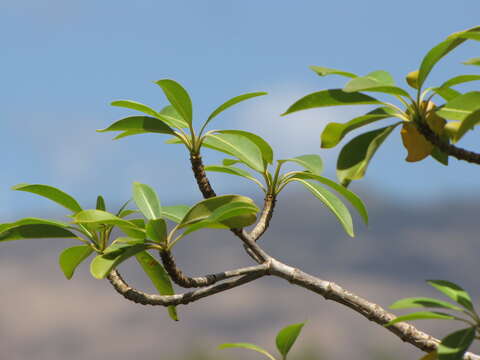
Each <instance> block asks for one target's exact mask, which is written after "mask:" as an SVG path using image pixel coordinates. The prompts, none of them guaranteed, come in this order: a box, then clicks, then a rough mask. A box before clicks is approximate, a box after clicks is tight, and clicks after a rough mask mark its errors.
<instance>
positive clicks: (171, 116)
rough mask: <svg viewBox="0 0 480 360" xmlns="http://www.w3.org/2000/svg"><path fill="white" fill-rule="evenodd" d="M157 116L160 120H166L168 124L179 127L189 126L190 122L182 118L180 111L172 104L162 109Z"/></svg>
mask: <svg viewBox="0 0 480 360" xmlns="http://www.w3.org/2000/svg"><path fill="white" fill-rule="evenodd" d="M157 117H158V118H159V119H160V120H163V122H165V123H166V124H167V125H168V126H171V127H174V128H177V129H185V128H188V123H187V122H186V121H185V120H183V119H182V116H181V115H180V113H179V112H178V111H177V110H176V109H175V108H174V107H173V106H172V105H167V106H165V107H164V108H163V109H162V110H160V112H159V113H158V115H157Z"/></svg>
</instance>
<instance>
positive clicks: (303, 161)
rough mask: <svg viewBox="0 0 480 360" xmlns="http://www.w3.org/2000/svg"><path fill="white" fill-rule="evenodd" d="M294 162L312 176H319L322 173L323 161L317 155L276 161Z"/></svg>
mask: <svg viewBox="0 0 480 360" xmlns="http://www.w3.org/2000/svg"><path fill="white" fill-rule="evenodd" d="M287 161H289V162H294V163H297V164H298V165H300V166H302V167H304V168H305V169H306V170H308V171H310V172H311V173H312V174H316V175H320V174H321V173H322V172H323V161H322V158H321V157H320V156H319V155H316V154H308V155H301V156H297V157H294V158H290V159H284V160H278V162H279V163H284V162H287Z"/></svg>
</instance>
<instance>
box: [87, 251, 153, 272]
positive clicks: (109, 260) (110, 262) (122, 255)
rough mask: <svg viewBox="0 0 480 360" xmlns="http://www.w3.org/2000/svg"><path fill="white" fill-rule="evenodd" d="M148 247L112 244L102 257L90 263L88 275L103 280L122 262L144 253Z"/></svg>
mask: <svg viewBox="0 0 480 360" xmlns="http://www.w3.org/2000/svg"><path fill="white" fill-rule="evenodd" d="M147 246H148V245H145V244H140V243H134V244H133V245H131V244H121V245H119V244H118V243H117V244H112V245H110V246H109V247H108V248H107V249H106V250H105V253H104V254H102V255H98V256H96V257H95V258H94V259H93V260H92V262H91V263H90V273H91V274H92V275H93V277H94V278H96V279H103V278H105V276H107V275H108V274H109V273H110V271H112V270H114V269H115V268H116V267H117V266H118V265H120V264H121V263H122V262H124V261H125V260H127V259H128V258H131V257H132V256H135V255H136V254H138V253H139V252H142V251H144V250H145V249H146V248H147Z"/></svg>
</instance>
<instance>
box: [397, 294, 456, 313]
mask: <svg viewBox="0 0 480 360" xmlns="http://www.w3.org/2000/svg"><path fill="white" fill-rule="evenodd" d="M389 307H390V309H409V308H418V307H431V308H443V309H451V310H459V311H461V310H462V309H461V308H459V307H458V306H455V305H452V304H450V303H449V302H446V301H442V300H437V299H433V298H428V297H412V298H406V299H401V300H397V301H395V302H394V303H393V304H392V305H390V306H389Z"/></svg>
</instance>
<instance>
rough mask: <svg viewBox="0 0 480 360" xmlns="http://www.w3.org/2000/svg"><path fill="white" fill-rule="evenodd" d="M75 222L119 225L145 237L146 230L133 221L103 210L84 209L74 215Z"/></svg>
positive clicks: (132, 234)
mask: <svg viewBox="0 0 480 360" xmlns="http://www.w3.org/2000/svg"><path fill="white" fill-rule="evenodd" d="M73 220H74V222H75V223H79V224H106V225H114V226H118V227H119V228H120V229H121V230H122V231H123V232H125V234H127V235H128V236H132V237H135V238H138V239H144V238H145V232H144V231H143V230H142V229H140V228H139V227H138V226H136V225H135V224H134V223H133V222H131V221H128V220H124V219H122V218H119V217H117V216H115V215H113V214H111V213H109V212H106V211H102V210H83V211H80V212H79V213H77V214H75V216H74V217H73Z"/></svg>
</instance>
